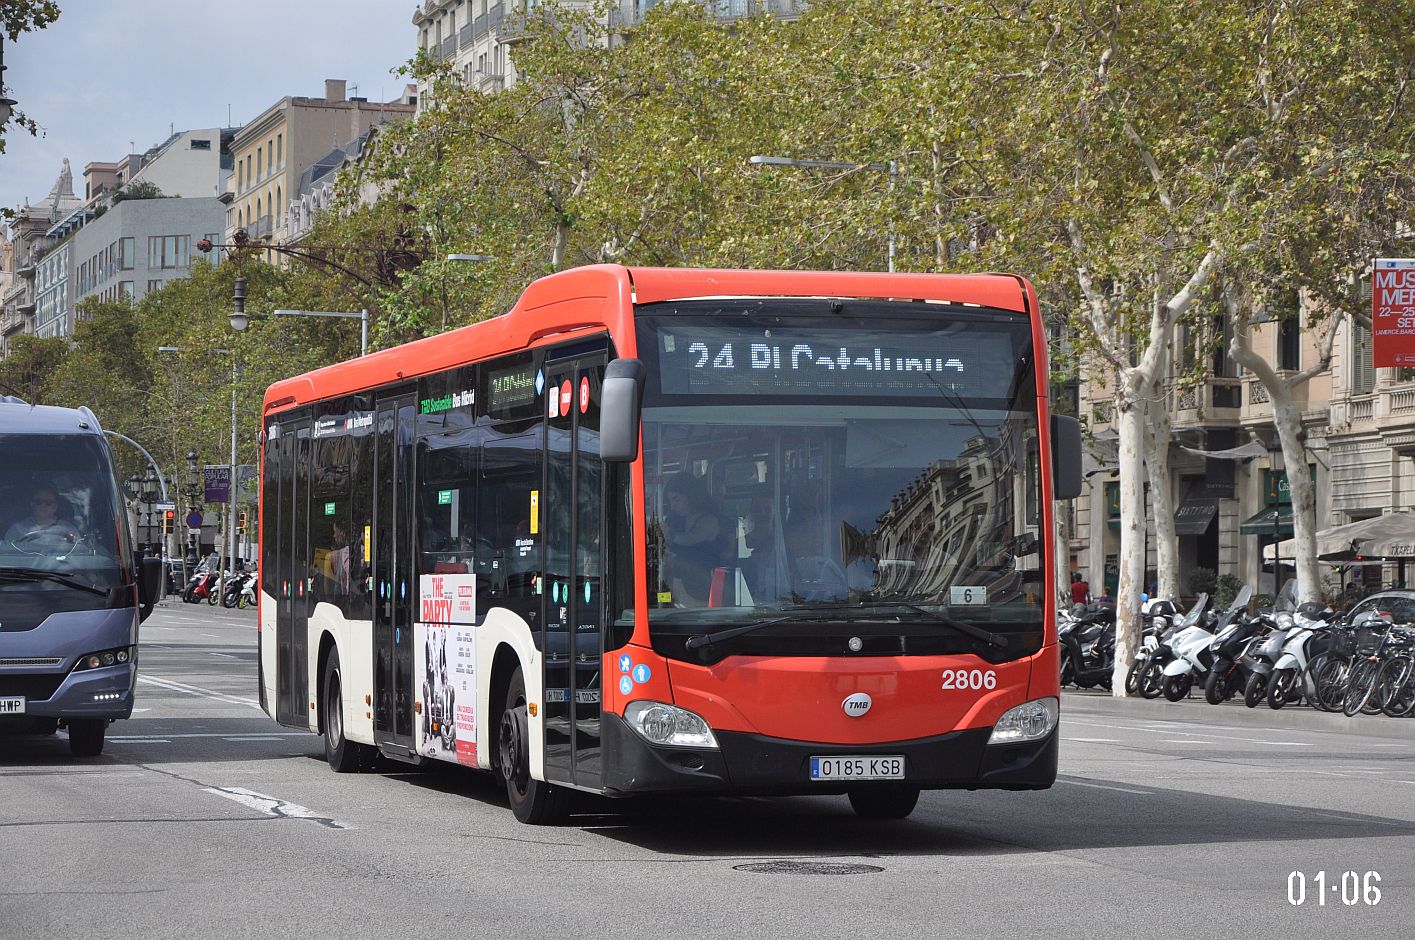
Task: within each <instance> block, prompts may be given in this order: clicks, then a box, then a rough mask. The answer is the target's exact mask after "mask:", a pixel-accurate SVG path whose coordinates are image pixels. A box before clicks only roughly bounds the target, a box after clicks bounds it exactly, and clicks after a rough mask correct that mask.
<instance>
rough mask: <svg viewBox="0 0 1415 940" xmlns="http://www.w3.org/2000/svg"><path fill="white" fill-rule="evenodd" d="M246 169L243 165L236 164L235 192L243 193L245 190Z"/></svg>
mask: <svg viewBox="0 0 1415 940" xmlns="http://www.w3.org/2000/svg"><path fill="white" fill-rule="evenodd" d="M245 170H246V168H245V166H244V165H243V164H241V163H237V164H236V192H238V193H239V192H243V191H244V190H245V188H246V172H245Z"/></svg>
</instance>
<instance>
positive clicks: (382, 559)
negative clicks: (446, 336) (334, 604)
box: [373, 394, 417, 752]
mask: <svg viewBox="0 0 1415 940" xmlns="http://www.w3.org/2000/svg"><path fill="white" fill-rule="evenodd" d="M413 399H414V396H413V395H411V394H409V395H399V396H396V397H393V398H385V399H383V400H381V401H380V402H379V403H378V406H377V410H376V412H375V415H374V517H373V533H374V537H373V599H374V611H373V646H374V648H373V657H374V676H373V696H374V703H373V704H374V709H373V731H374V740H375V741H376V742H377V743H378V744H380V745H382V744H388V745H393V746H394V747H396V748H399V749H403V750H406V751H408V752H411V751H412V749H413V701H414V700H415V699H416V697H417V696H416V693H415V691H414V687H413V623H412V613H411V612H412V604H413V602H414V599H415V597H416V594H417V592H416V590H415V587H414V585H413V577H412V575H413V557H412V531H413V518H412V512H411V507H412V496H413V486H412V480H413V477H412V470H413V467H412V459H413V431H414V428H413V422H414V413H413Z"/></svg>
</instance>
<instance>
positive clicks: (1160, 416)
mask: <svg viewBox="0 0 1415 940" xmlns="http://www.w3.org/2000/svg"><path fill="white" fill-rule="evenodd" d="M1163 343H1164V349H1163V350H1162V355H1161V356H1160V365H1159V373H1158V374H1159V375H1161V376H1163V375H1166V374H1168V372H1169V353H1170V338H1169V337H1168V336H1166V337H1165V338H1164V340H1163ZM1159 384H1160V383H1159V382H1156V383H1155V385H1156V387H1157V388H1158V386H1159ZM1146 426H1147V428H1148V430H1149V454H1148V455H1147V456H1146V458H1145V466H1146V468H1147V469H1148V470H1149V476H1150V508H1151V511H1152V513H1153V515H1154V521H1155V575H1156V580H1157V581H1158V582H1159V583H1158V585H1157V589H1156V591H1155V595H1154V596H1155V597H1165V598H1169V599H1170V600H1176V599H1177V598H1178V597H1179V540H1178V537H1177V536H1176V535H1175V533H1174V490H1173V488H1172V486H1171V485H1170V474H1169V443H1170V438H1171V436H1172V434H1171V431H1172V425H1171V423H1170V418H1169V407H1168V405H1167V403H1166V402H1165V401H1164V400H1163V399H1159V400H1157V401H1156V402H1155V407H1153V408H1151V409H1150V414H1149V420H1148V421H1147V422H1146Z"/></svg>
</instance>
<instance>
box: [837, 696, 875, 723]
mask: <svg viewBox="0 0 1415 940" xmlns="http://www.w3.org/2000/svg"><path fill="white" fill-rule="evenodd" d="M873 704H874V699H872V698H870V693H868V692H856V693H855V694H854V695H851V696H848V697H847V698H846V699H845V701H843V702H841V703H840V707H841V708H843V709H844V710H845V714H847V715H849V716H850V717H851V718H859V717H860V716H861V715H863V714H865V713H866V712H868V711H869V710H870V706H871V705H873Z"/></svg>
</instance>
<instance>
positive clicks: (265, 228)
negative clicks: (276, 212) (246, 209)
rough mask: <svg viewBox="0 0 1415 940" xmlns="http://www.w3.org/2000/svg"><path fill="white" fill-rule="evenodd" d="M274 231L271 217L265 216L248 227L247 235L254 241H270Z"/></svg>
mask: <svg viewBox="0 0 1415 940" xmlns="http://www.w3.org/2000/svg"><path fill="white" fill-rule="evenodd" d="M271 229H272V225H271V221H270V216H268V215H263V216H261V217H260V218H258V219H256V220H255V221H254V222H252V223H251V224H250V225H248V226H246V234H247V235H249V236H250V237H251V238H252V239H256V240H259V239H269V238H270V232H271Z"/></svg>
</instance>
